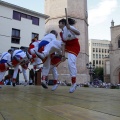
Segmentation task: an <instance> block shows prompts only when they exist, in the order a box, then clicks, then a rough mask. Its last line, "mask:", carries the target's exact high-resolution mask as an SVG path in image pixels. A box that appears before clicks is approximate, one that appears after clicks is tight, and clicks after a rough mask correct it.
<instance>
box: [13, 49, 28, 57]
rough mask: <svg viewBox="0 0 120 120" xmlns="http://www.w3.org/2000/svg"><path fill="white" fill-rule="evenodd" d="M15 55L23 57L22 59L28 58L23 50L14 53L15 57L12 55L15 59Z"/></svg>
mask: <svg viewBox="0 0 120 120" xmlns="http://www.w3.org/2000/svg"><path fill="white" fill-rule="evenodd" d="M15 55H19V56H21V57H22V58H25V57H26V53H25V52H24V51H22V50H20V49H19V50H15V51H14V52H13V55H12V57H14V56H15Z"/></svg>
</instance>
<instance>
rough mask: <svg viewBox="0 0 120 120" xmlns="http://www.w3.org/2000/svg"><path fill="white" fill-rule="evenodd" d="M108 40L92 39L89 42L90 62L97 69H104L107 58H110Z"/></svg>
mask: <svg viewBox="0 0 120 120" xmlns="http://www.w3.org/2000/svg"><path fill="white" fill-rule="evenodd" d="M109 45H110V41H108V40H99V39H90V40H89V61H90V62H92V64H94V65H95V67H103V64H104V59H103V58H105V57H109Z"/></svg>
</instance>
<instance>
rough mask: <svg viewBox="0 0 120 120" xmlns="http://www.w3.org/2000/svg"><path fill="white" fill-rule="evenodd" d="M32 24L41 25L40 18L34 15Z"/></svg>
mask: <svg viewBox="0 0 120 120" xmlns="http://www.w3.org/2000/svg"><path fill="white" fill-rule="evenodd" d="M32 24H34V25H39V18H37V17H32Z"/></svg>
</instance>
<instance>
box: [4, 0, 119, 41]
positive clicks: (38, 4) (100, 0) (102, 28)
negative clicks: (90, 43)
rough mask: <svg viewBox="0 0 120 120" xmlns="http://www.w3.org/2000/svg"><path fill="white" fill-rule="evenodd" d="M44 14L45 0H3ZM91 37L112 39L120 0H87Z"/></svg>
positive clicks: (117, 20) (116, 23)
mask: <svg viewBox="0 0 120 120" xmlns="http://www.w3.org/2000/svg"><path fill="white" fill-rule="evenodd" d="M2 1H6V2H9V3H12V4H15V5H18V6H21V7H24V8H27V9H30V10H33V11H36V12H39V13H43V14H44V0H2ZM87 7H88V24H89V26H88V33H89V39H100V40H110V39H111V33H110V27H111V21H112V20H113V21H114V25H115V26H116V25H120V12H119V11H120V0H87Z"/></svg>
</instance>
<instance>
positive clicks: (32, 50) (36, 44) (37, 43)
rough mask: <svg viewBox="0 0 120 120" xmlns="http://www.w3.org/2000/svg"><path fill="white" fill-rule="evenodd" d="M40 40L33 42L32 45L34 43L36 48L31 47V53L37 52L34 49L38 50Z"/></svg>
mask: <svg viewBox="0 0 120 120" xmlns="http://www.w3.org/2000/svg"><path fill="white" fill-rule="evenodd" d="M40 42H41V41H40V40H38V41H35V42H33V43H32V45H34V48H32V49H30V52H31V54H35V51H34V50H36V51H37V50H38V45H39V43H40Z"/></svg>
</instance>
